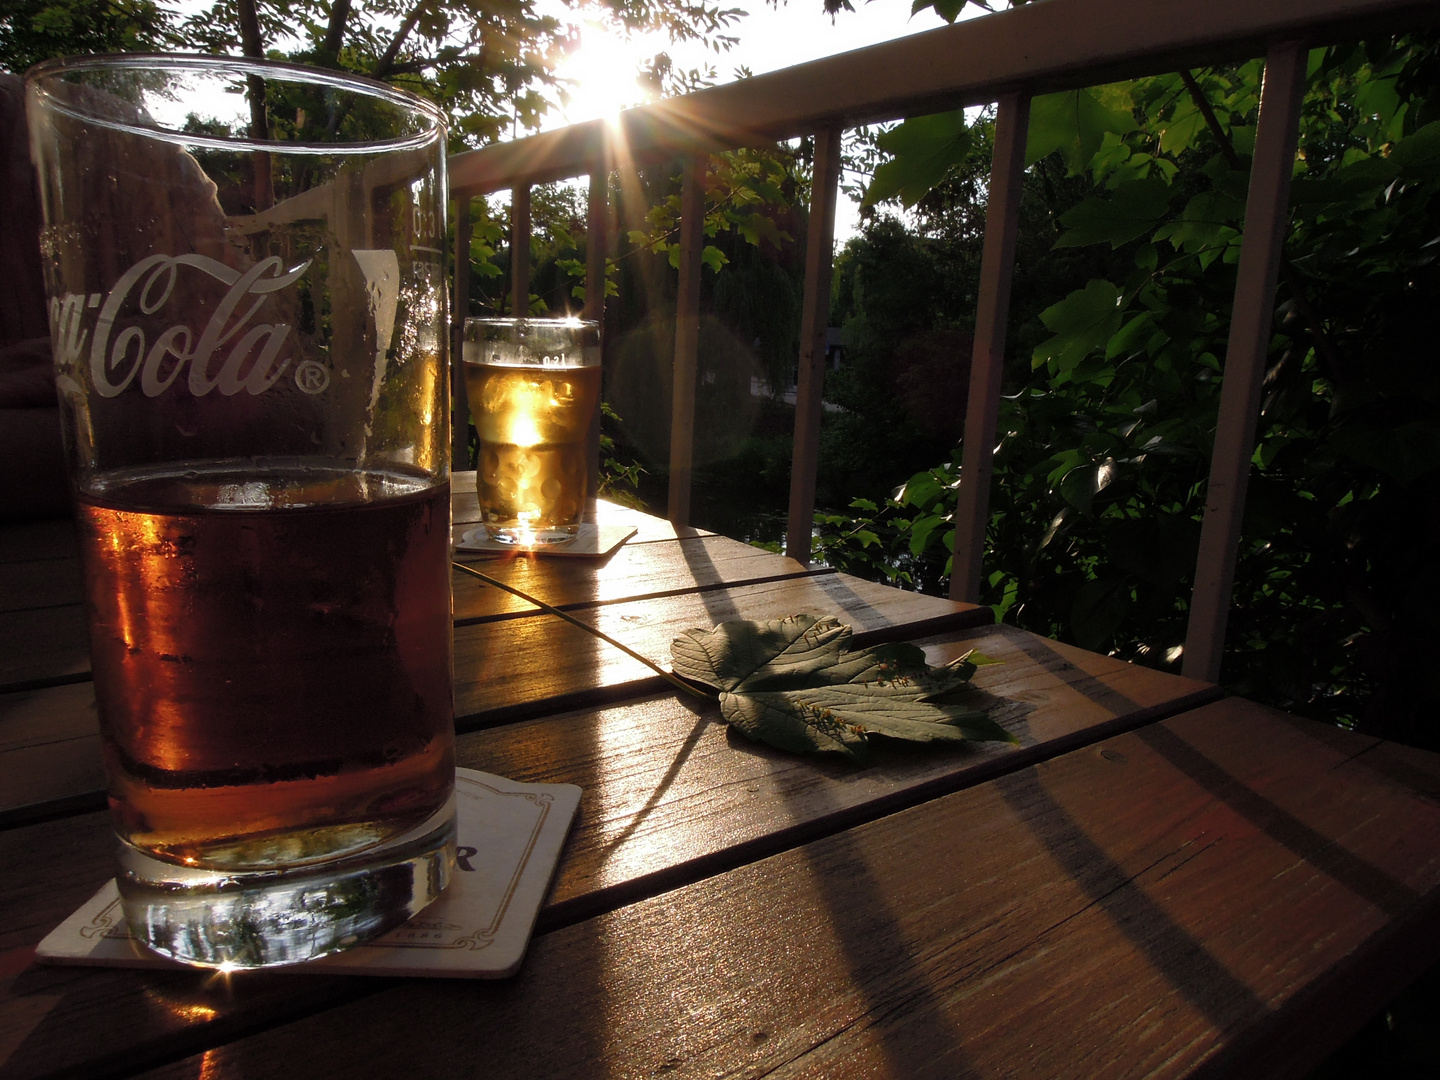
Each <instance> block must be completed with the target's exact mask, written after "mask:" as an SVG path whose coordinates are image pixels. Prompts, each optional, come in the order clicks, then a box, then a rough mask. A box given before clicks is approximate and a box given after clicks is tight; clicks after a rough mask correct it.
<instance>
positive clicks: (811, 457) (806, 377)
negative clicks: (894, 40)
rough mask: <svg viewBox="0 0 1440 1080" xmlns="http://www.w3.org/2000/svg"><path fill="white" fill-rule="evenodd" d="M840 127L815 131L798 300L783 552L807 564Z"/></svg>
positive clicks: (812, 523)
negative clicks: (792, 432)
mask: <svg viewBox="0 0 1440 1080" xmlns="http://www.w3.org/2000/svg"><path fill="white" fill-rule="evenodd" d="M843 135H844V130H843V129H842V128H840V127H838V126H832V127H826V128H823V129H821V130H820V131H818V132H816V133H815V176H814V180H813V182H812V183H811V186H810V217H809V223H808V224H807V226H806V230H807V235H806V239H805V285H804V288H803V289H802V294H801V298H800V370H799V381H798V383H797V384H796V387H795V450H794V453H793V455H792V457H791V465H790V504H789V517H788V520H787V521H786V525H785V553H786V554H787V555H789V556H790V557H791V558H792V559H797V560H799V561H800V562H802V563H804V564H805V565H807V566H808V565H809V564H810V535H811V533H812V532H813V531H814V529H815V474H816V470H817V469H818V468H819V467H820V417H821V413H822V405H823V398H824V394H825V330H826V328H827V327H828V326H829V325H830V269H831V262H832V261H833V259H834V254H835V252H834V248H835V196H836V193H837V192H838V190H839V187H840V140H841V137H842V136H843Z"/></svg>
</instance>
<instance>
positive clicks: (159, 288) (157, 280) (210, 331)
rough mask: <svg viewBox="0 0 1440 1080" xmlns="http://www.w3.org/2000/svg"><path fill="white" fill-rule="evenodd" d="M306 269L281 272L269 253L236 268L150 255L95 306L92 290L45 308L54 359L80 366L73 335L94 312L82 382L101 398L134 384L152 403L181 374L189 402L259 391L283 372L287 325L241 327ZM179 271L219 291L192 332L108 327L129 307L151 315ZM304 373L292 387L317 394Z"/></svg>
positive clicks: (77, 338) (78, 335)
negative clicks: (217, 285) (151, 335)
mask: <svg viewBox="0 0 1440 1080" xmlns="http://www.w3.org/2000/svg"><path fill="white" fill-rule="evenodd" d="M310 262H311V260H309V259H307V260H306V261H305V262H304V263H302V264H301V265H300V266H298V267H296V268H295V269H293V270H290V271H288V272H282V270H281V263H280V259H279V258H278V257H276V256H273V255H272V256H270V257H269V258H266V259H262V260H260V261H259V262H257V263H256V264H255V265H254V266H252V267H250V269H248V270H245V271H240V270H236V269H234V268H233V267H230V266H226V265H225V264H224V263H222V262H219V261H217V260H215V259H211V258H207V257H206V256H204V255H151V256H149V257H147V258H144V259H141V260H140V261H139V262H137V263H136V264H135V265H134V266H132V267H131V268H130V269H129V270H127V271H126V272H125V273H124V274H123V275H121V277H120V280H118V281H117V282H116V283H115V285H114V287H113V288H111V290H110V291H109V293H107V294H105V296H104V298H103V299H104V302H103V304H102V303H101V294H99V293H92V294H90V295H89V296H88V297H87V296H79V295H76V294H74V293H71V294H68V295H66V296H65V297H64V298H63V299H57V300H55V301H53V302H52V309H51V316H52V322H53V325H54V328H55V340H56V342H57V343H58V352H59V356H58V357H57V361H58V363H59V365H60V366H61V367H65V368H70V369H71V370H75V369H78V368H79V367H80V365H81V364H82V363H83V361H84V358H85V352H86V349H85V338H86V336H87V334H88V331H86V330H85V329H84V328H83V323H84V312H85V311H86V310H87V309H92V308H96V307H99V308H100V314H99V317H98V318H97V320H96V323H95V328H94V337H93V338H92V339H91V341H90V347H89V356H88V360H89V369H90V383H91V385H92V386H93V387H94V390H95V392H96V393H97V394H99V395H100V396H101V397H107V398H110V397H116V396H117V395H119V394H121V393H124V391H125V390H126V389H128V388H129V387H130V385H131V384H132V383H134V382H136V380H137V379H138V380H139V385H140V389H141V391H142V392H143V393H144V394H145V395H146V396H147V397H158V396H159V395H160V394H163V393H164V392H165V391H166V390H168V389H170V387H171V386H173V385H175V384H176V383H177V382H178V381H180V377H181V375H182V374H184V375H185V380H184V383H183V385H185V386H186V387H187V388H188V389H189V391H190V393H192V394H194V395H195V396H196V397H204V396H205V395H206V394H208V393H210V391H212V390H219V391H220V393H222V394H224V395H226V396H227V397H228V396H231V395H233V394H238V393H239V392H240V391H241V390H244V391H246V392H247V393H249V394H263V393H264V392H265V391H266V390H269V389H270V388H271V387H272V386H274V385H275V383H276V382H278V381H279V379H280V377H281V376H282V375H283V374H284V373H285V370H286V369H287V368H288V367H289V366H290V358H289V357H281V356H280V351H281V349H283V348H284V346H285V341H286V339H287V338H288V337H289V335H290V329H291V327H290V324H289V323H283V322H280V323H256V324H254V325H253V326H251V325H249V323H250V320H251V318H252V317H253V316H254V315H255V313H256V312H257V311H258V310H259V309H260V306H261V305H262V304H263V303H264V302H265V300H266V299H267V298H268V297H269V295H270V294H271V293H274V292H278V291H279V290H281V289H283V288H286V287H287V286H289V285H292V284H294V282H295V281H296V280H298V279H299V278H300V276H301V275H302V274H304V273H305V271H306V270H307V269H309V266H310ZM187 268H188V269H189V270H191V271H199V272H201V273H204V274H207V275H209V276H210V277H211V278H214V279H215V280H217V281H219V282H221V283H222V284H224V285H226V286H228V289H227V291H226V293H225V296H224V298H223V299H222V300H221V301H220V303H219V304H217V305H216V306H215V307H214V309H213V310H212V311H211V313H210V318H209V321H207V322H206V324H205V326H204V327H203V328H202V329H201V330H200V332H199V333H198V334H196V332H195V331H194V329H193V328H192V327H190V326H188V325H186V324H184V323H178V322H177V323H176V324H174V325H172V326H170V327H168V328H167V329H164V330H162V331H160V333H158V334H156V336H155V339H154V340H153V341H150V340H147V339H146V336H145V330H144V329H143V328H142V327H141V326H138V325H135V324H134V323H130V324H129V325H123V326H120V327H119V328H118V329H117V322H120V321H121V318H122V315H126V314H129V315H130V317H131V318H133V317H134V312H135V311H136V310H138V311H139V313H140V314H143V315H154V314H155V313H156V312H157V311H159V310H160V309H161V308H162V307H163V306H164V305H165V304H166V303H167V302H169V300H170V298H171V296H172V295H174V294H175V286H176V282H177V280H179V279H180V277H181V274H182V270H183V269H187ZM182 296H183V292H182ZM247 298H253V299H252V300H251V302H250V304H249V306H248V307H245V308H244V309H243V311H241V310H239V309H241V307H242V305H243V304H244V303H245V301H246V300H247ZM237 311H238V312H239V313H238V314H237ZM242 331H243V333H242ZM327 375H328V373H327ZM306 376H307V378H306V379H305V380H304V381H303V382H302V384H301V389H304V390H306V391H308V392H310V393H315V392H318V390H317V384H318V380H317V379H316V377H315V375H314V373H312V372H309V371H307V372H306ZM325 381H326V382H328V381H329V380H328V377H327V378H326V379H325ZM320 388H321V389H323V387H320Z"/></svg>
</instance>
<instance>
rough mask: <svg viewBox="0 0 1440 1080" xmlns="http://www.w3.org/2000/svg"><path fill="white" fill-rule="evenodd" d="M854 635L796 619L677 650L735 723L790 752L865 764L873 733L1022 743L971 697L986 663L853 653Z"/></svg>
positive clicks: (908, 650)
mask: <svg viewBox="0 0 1440 1080" xmlns="http://www.w3.org/2000/svg"><path fill="white" fill-rule="evenodd" d="M850 636H851V635H850V627H848V626H845V625H842V624H841V623H840V622H839V621H838V620H836V619H833V618H825V619H818V620H817V619H816V618H815V617H814V616H812V615H792V616H791V617H790V618H788V619H782V620H775V621H771V622H748V621H744V620H737V621H735V622H726V623H721V624H720V625H719V626H717V627H716V628H715V629H714V630H709V631H705V630H688V631H686V632H685V633H684V634H682V635H681V636H680V637H678V638H676V639H675V641H674V643H673V644H672V645H671V646H670V654H671V662H672V666H673V668H674V671H675V673H676V674H677V675H680V676H681V677H683V678H686V679H691V680H693V681H695V682H699V683H703V684H705V685H706V686H710V687H713V688H714V689H716V690H718V691H719V692H720V711H721V713H722V714H723V715H724V717H725V719H726V720H727V721H728V722H729V723H730V724H733V725H734V726H735V727H736V728H738V729H739V730H740V731H742V732H743V733H744V734H746V735H747V736H749V737H750V738H751V739H754V740H756V741H757V742H766V743H769V744H770V745H771V746H775V747H778V748H779V749H781V750H793V751H797V752H805V751H817V750H818V751H837V752H839V753H842V754H844V755H845V756H847V757H849V758H851V759H853V760H856V761H860V760H863V757H864V752H865V749H866V745H867V743H868V741H869V739H870V737H871V736H872V735H883V736H886V737H887V738H891V739H903V740H906V741H909V742H949V743H959V742H966V741H1001V742H1012V743H1013V742H1018V740H1017V739H1015V738H1014V736H1012V735H1010V733H1009V732H1007V731H1006V730H1005V729H1004V728H1002V727H1000V725H999V724H997V723H995V722H994V721H993V720H990V719H989V718H988V717H987V716H986V715H985V712H984V710H983V709H977V708H975V707H974V706H975V703H976V700H977V698H976V696H975V695H973V694H967V693H966V691H967V690H968V685H967V684H968V683H969V680H970V676H971V675H973V674H974V672H975V669H976V667H977V665H978V664H980V663H986V662H988V661H986V660H984V658H983V657H978V656H975V655H974V654H966V655H965V656H963V657H961V658H960V659H959V660H957V661H955V662H954V663H952V664H947V665H946V666H944V667H939V668H932V667H930V665H929V664H927V663H926V662H925V654H924V651H923V650H921V649H920V648H919V647H918V646H915V645H908V644H896V645H880V646H876V647H875V648H872V649H851V648H849V643H850Z"/></svg>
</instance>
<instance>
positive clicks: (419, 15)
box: [0, 0, 743, 149]
mask: <svg viewBox="0 0 1440 1080" xmlns="http://www.w3.org/2000/svg"><path fill="white" fill-rule="evenodd" d="M567 3H569V4H570V6H573V7H579V6H580V5H579V3H578V0H567ZM17 6H18V8H19V10H18V11H17V12H16V13H15V15H14V16H13V17H11V18H9V19H8V20H7V23H6V25H4V26H0V65H3V66H5V67H7V68H9V69H10V70H12V71H23V70H24V69H25V68H26V67H28V66H29V65H30V64H32V63H35V62H36V61H38V60H42V59H46V58H48V57H51V56H58V55H63V54H65V53H88V52H109V51H137V50H146V49H157V48H165V49H179V50H191V51H199V52H208V53H216V54H241V55H245V56H255V57H262V56H264V57H271V58H274V59H284V60H291V61H296V62H300V63H307V64H313V65H316V66H320V67H330V68H336V69H340V70H344V71H349V72H353V73H355V74H359V75H367V76H369V77H371V78H375V79H382V80H385V81H388V82H392V83H395V84H396V85H399V86H403V87H405V88H407V89H410V90H413V91H415V92H417V93H420V94H422V95H424V96H426V97H429V98H431V99H433V100H434V101H436V102H438V103H439V104H440V105H441V106H442V107H443V108H444V109H445V111H446V114H447V117H448V120H449V122H450V131H451V148H452V149H460V148H463V147H469V146H478V145H481V144H483V143H486V142H489V141H491V140H493V139H495V138H496V137H498V136H499V135H500V134H501V133H503V132H505V131H506V129H507V128H510V129H518V128H533V127H535V126H536V125H537V123H538V121H539V118H540V116H541V114H542V113H543V112H544V110H545V107H546V91H547V89H548V88H551V87H553V86H554V85H555V82H556V80H555V75H554V68H555V64H556V62H557V60H558V59H559V58H560V57H561V56H562V55H563V54H564V53H565V52H566V51H567V50H568V49H570V48H573V47H574V44H575V38H574V36H573V31H572V29H571V28H570V27H569V26H567V25H566V24H565V23H564V22H563V21H562V19H561V18H557V17H556V16H554V15H551V14H545V13H542V12H541V11H540V10H539V6H538V5H537V4H536V2H535V0H217V2H216V3H214V4H213V6H211V7H210V8H209V9H207V10H205V11H201V12H198V13H195V14H192V15H190V16H188V17H185V18H180V17H179V16H178V15H176V14H174V13H173V12H170V11H168V10H166V9H164V8H161V7H160V6H159V5H158V4H156V3H154V2H153V0H100V2H99V3H97V2H96V0H17ZM601 6H602V9H603V11H604V12H605V15H606V17H607V18H608V19H609V20H610V21H611V23H612V25H614V26H616V27H618V28H620V29H621V30H622V31H630V30H640V29H661V30H665V31H667V32H668V33H669V34H670V36H671V38H672V39H673V40H692V39H699V40H706V41H710V42H712V43H713V44H715V45H716V46H717V47H720V48H726V47H728V46H729V45H730V44H733V41H734V39H733V38H732V37H730V36H728V35H727V34H726V33H725V30H726V28H727V27H730V26H732V25H733V24H734V23H735V22H736V21H737V20H738V19H739V18H741V17H742V15H743V12H741V11H739V10H737V9H735V8H727V7H721V6H720V5H719V4H717V3H715V2H714V0H604V3H603V4H602V5H601ZM256 110H257V111H256V113H255V125H256V126H259V127H262V128H263V127H264V126H265V125H266V123H267V122H268V118H267V116H266V114H265V112H264V111H263V110H262V109H261V107H260V106H257V107H256Z"/></svg>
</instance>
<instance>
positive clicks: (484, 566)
mask: <svg viewBox="0 0 1440 1080" xmlns="http://www.w3.org/2000/svg"><path fill="white" fill-rule="evenodd" d="M458 558H459V561H461V562H463V563H465V564H467V565H470V566H473V567H475V569H476V570H479V571H480V572H481V573H484V574H489V575H490V576H491V577H493V578H495V579H496V580H497V581H503V582H505V583H506V584H507V585H511V586H514V587H515V588H517V589H522V590H524V591H525V592H527V593H529V594H530V595H531V596H533V597H535V598H536V599H539V600H542V601H544V602H545V603H547V604H551V605H553V606H555V607H560V608H565V609H567V610H568V609H571V608H580V607H594V606H596V605H597V604H607V603H614V602H615V601H618V600H635V599H640V598H642V597H660V596H665V595H672V594H675V593H681V592H694V591H696V590H698V589H705V588H718V587H721V586H723V585H735V584H743V583H755V582H761V581H770V580H778V579H781V578H792V577H801V576H804V575H806V574H809V573H811V571H807V570H805V568H804V567H802V566H800V564H799V563H797V562H795V560H793V559H787V558H785V557H784V556H783V555H776V554H774V553H773V552H769V551H765V550H763V549H761V548H756V547H751V546H750V545H749V544H742V543H741V542H740V541H738V540H731V539H729V538H728V537H724V536H700V537H693V538H691V539H687V540H669V541H661V542H656V543H651V544H633V545H632V544H626V545H625V546H623V547H621V548H620V550H619V551H617V552H615V554H613V555H612V556H610V558H608V559H605V560H603V561H595V560H590V559H570V558H564V557H546V556H543V555H521V554H517V555H515V556H513V557H509V558H506V557H503V556H502V557H499V558H478V559H477V558H468V557H466V556H465V555H464V554H463V553H462V554H460V555H459V556H458ZM819 572H820V573H826V572H829V571H819ZM453 583H454V597H455V619H456V621H457V622H473V621H476V620H480V619H491V618H496V617H499V616H503V615H513V614H519V613H523V614H533V613H534V612H536V611H538V610H539V609H538V608H536V607H535V606H533V605H531V604H527V603H526V602H525V601H524V600H521V599H520V598H519V597H517V596H513V595H511V594H510V593H506V592H502V591H501V590H500V589H497V588H495V587H493V586H491V585H487V584H485V582H483V581H480V580H478V579H476V578H474V577H471V576H470V575H468V574H465V573H462V572H461V571H459V570H456V571H455V572H454V574H453Z"/></svg>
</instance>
